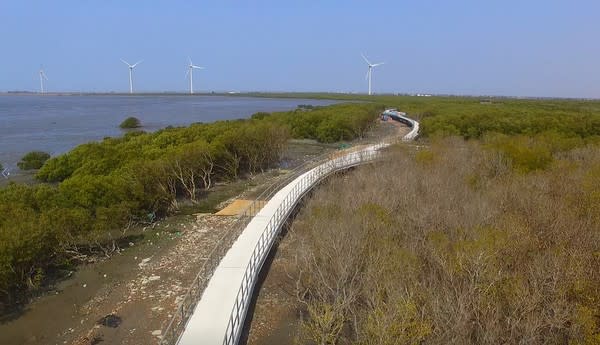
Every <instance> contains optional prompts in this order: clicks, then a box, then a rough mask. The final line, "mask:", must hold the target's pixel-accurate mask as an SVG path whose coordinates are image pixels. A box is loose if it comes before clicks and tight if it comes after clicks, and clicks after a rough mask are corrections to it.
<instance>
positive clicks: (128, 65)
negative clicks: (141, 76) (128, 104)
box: [121, 59, 144, 93]
mask: <svg viewBox="0 0 600 345" xmlns="http://www.w3.org/2000/svg"><path fill="white" fill-rule="evenodd" d="M121 61H123V63H124V64H126V65H127V67H129V93H133V81H132V79H131V75H132V74H133V69H134V68H135V66H137V65H139V64H141V63H142V61H144V60H140V61H138V62H136V63H134V64H133V65H130V64H129V62H127V61H125V60H123V59H121Z"/></svg>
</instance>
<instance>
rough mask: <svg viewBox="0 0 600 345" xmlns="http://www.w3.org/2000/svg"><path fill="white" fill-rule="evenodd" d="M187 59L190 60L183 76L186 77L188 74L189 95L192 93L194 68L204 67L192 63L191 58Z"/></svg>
mask: <svg viewBox="0 0 600 345" xmlns="http://www.w3.org/2000/svg"><path fill="white" fill-rule="evenodd" d="M188 60H189V61H190V64H189V66H188V68H189V69H188V71H187V73H186V74H185V76H186V77H187V76H188V74H189V76H190V95H192V94H194V69H204V67H200V66H196V65H194V64H193V63H192V58H188Z"/></svg>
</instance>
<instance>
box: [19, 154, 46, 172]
mask: <svg viewBox="0 0 600 345" xmlns="http://www.w3.org/2000/svg"><path fill="white" fill-rule="evenodd" d="M49 158H50V154H48V153H46V152H42V151H31V152H29V153H27V154H26V155H25V156H23V158H21V161H20V162H19V163H17V165H18V166H19V169H21V170H32V169H39V168H41V167H42V166H43V165H44V163H46V161H47V160H48V159H49Z"/></svg>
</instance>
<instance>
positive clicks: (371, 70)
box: [360, 54, 385, 95]
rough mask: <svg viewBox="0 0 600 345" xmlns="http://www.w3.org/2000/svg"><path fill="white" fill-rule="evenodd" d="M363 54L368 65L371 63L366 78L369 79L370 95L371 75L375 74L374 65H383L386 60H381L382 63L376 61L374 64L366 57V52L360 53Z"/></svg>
mask: <svg viewBox="0 0 600 345" xmlns="http://www.w3.org/2000/svg"><path fill="white" fill-rule="evenodd" d="M360 55H362V57H363V59H365V61H366V62H367V65H369V70H368V71H367V76H366V79H369V95H371V75H372V74H373V67H377V66H379V65H383V64H384V63H385V62H380V63H375V64H372V63H370V62H369V60H368V59H367V58H366V57H365V55H364V54H360Z"/></svg>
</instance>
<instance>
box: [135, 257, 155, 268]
mask: <svg viewBox="0 0 600 345" xmlns="http://www.w3.org/2000/svg"><path fill="white" fill-rule="evenodd" d="M136 258H137V256H136ZM150 259H152V257H149V258H145V259H143V260H142V262H140V263H139V264H138V266H139V267H140V268H142V267H144V266H146V264H147V263H148V261H150Z"/></svg>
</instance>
